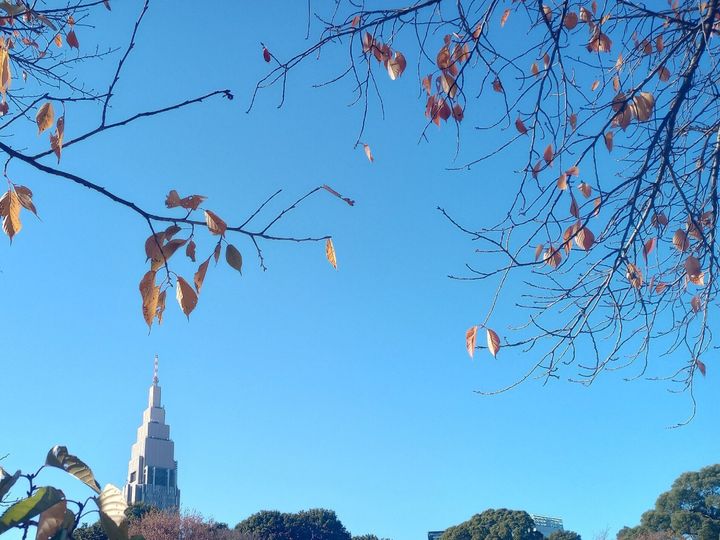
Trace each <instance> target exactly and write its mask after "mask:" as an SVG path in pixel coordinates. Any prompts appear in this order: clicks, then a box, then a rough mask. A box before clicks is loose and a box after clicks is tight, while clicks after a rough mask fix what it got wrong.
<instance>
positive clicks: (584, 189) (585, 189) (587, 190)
mask: <svg viewBox="0 0 720 540" xmlns="http://www.w3.org/2000/svg"><path fill="white" fill-rule="evenodd" d="M578 189H579V190H580V193H582V194H583V196H584V197H585V198H586V199H588V198H589V197H590V195H591V194H592V187H591V186H590V184H586V183H585V182H580V184H578Z"/></svg>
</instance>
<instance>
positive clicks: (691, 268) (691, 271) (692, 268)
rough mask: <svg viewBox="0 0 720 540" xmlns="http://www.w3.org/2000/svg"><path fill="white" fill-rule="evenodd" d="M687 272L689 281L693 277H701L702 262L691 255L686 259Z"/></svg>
mask: <svg viewBox="0 0 720 540" xmlns="http://www.w3.org/2000/svg"><path fill="white" fill-rule="evenodd" d="M685 272H687V275H688V279H690V278H692V276H697V275H699V274H700V273H701V272H702V268H701V267H700V261H699V260H698V259H697V258H696V257H693V256H692V255H690V256H689V257H688V258H687V259H685Z"/></svg>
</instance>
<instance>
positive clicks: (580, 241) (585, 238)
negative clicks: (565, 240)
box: [575, 227, 595, 251]
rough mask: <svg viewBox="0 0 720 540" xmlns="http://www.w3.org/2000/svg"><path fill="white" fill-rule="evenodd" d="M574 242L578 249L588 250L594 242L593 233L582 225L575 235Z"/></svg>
mask: <svg viewBox="0 0 720 540" xmlns="http://www.w3.org/2000/svg"><path fill="white" fill-rule="evenodd" d="M575 243H576V244H577V246H578V247H579V248H580V249H583V250H585V251H588V250H589V249H590V248H591V247H592V246H593V244H594V243H595V235H594V234H593V232H592V231H591V230H590V229H588V228H587V227H583V228H582V229H580V230H579V231H578V233H577V234H576V235H575Z"/></svg>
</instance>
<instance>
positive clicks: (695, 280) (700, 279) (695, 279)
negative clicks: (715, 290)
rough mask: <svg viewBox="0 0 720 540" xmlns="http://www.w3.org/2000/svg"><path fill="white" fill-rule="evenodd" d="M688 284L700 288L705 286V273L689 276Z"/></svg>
mask: <svg viewBox="0 0 720 540" xmlns="http://www.w3.org/2000/svg"><path fill="white" fill-rule="evenodd" d="M689 278H690V283H692V284H694V285H697V286H698V287H702V286H703V285H705V272H700V273H699V274H693V275H692V276H689Z"/></svg>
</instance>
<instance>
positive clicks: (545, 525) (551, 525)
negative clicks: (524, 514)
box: [530, 514, 564, 538]
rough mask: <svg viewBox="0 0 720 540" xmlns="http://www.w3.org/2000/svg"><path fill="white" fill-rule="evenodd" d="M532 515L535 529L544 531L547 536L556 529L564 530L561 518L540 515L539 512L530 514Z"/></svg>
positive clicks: (540, 531) (543, 533)
mask: <svg viewBox="0 0 720 540" xmlns="http://www.w3.org/2000/svg"><path fill="white" fill-rule="evenodd" d="M530 517H531V518H532V519H533V521H534V522H535V530H536V531H538V532H539V533H542V535H543V536H544V537H546V538H547V537H548V536H550V534H551V533H554V532H555V531H562V530H564V529H563V522H562V519H560V518H556V517H547V516H539V515H537V514H530Z"/></svg>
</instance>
